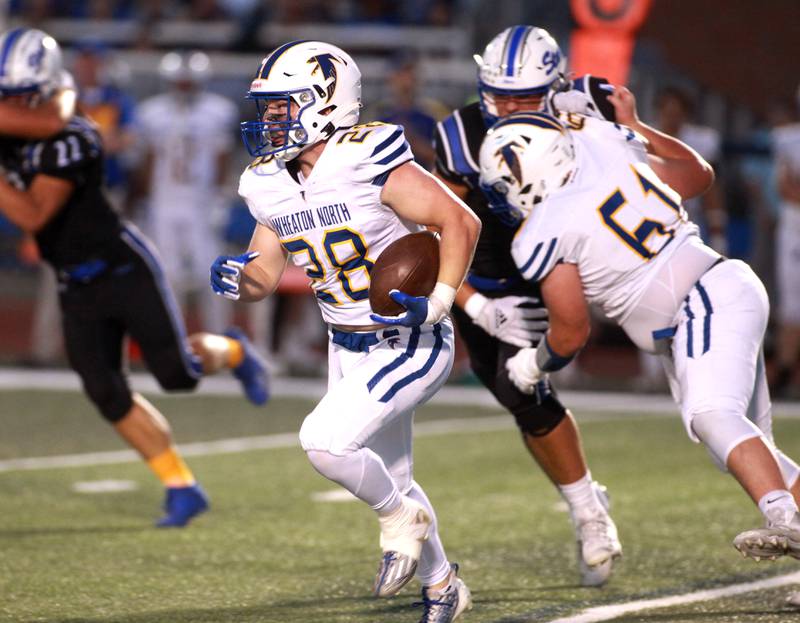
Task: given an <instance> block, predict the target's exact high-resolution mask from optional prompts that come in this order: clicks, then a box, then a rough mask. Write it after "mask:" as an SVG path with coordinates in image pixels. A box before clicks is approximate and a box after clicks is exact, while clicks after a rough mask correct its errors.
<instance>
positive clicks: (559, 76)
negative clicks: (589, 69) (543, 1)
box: [475, 25, 566, 125]
mask: <svg viewBox="0 0 800 623" xmlns="http://www.w3.org/2000/svg"><path fill="white" fill-rule="evenodd" d="M475 61H476V62H477V63H478V93H479V95H480V104H481V112H482V113H483V116H484V118H485V119H486V122H487V124H489V125H491V124H493V123H495V122H496V121H497V120H498V118H499V114H498V111H497V107H496V105H495V98H496V97H497V96H513V97H527V96H536V95H541V96H542V102H544V101H545V98H544V95H546V94H547V92H548V91H549V90H550V89H551V88H553V87H554V86H556V85H557V84H558V83H560V82H561V81H562V80H563V79H564V77H563V74H564V70H565V68H566V58H565V57H564V55H563V54H562V53H561V49H560V48H559V47H558V44H557V43H556V40H555V39H553V37H552V36H550V33H548V32H547V31H546V30H544V29H542V28H536V27H534V26H524V25H521V26H512V27H511V28H506V29H505V30H504V31H503V32H501V33H500V34H499V35H497V36H496V37H495V38H494V39H492V40H491V41H490V42H489V44H488V45H487V46H486V49H485V50H484V51H483V54H481V55H477V54H476V55H475Z"/></svg>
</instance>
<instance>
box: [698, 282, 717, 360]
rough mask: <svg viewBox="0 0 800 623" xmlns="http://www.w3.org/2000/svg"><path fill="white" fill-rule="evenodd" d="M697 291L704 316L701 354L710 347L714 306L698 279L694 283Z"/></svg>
mask: <svg viewBox="0 0 800 623" xmlns="http://www.w3.org/2000/svg"><path fill="white" fill-rule="evenodd" d="M695 287H696V288H697V291H698V292H699V293H700V299H701V300H702V301H703V307H705V311H706V316H705V318H703V354H705V353H707V352H708V349H709V348H711V314H713V313H714V308H713V307H712V306H711V299H710V298H709V297H708V292H706V289H705V288H704V287H703V286H702V285H701V283H700V282H699V281H698V282H697V284H696V285H695Z"/></svg>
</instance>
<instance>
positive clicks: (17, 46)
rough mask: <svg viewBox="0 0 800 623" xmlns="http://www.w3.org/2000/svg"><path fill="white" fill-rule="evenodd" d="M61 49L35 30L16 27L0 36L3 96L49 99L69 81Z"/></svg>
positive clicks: (1, 89) (0, 88)
mask: <svg viewBox="0 0 800 623" xmlns="http://www.w3.org/2000/svg"><path fill="white" fill-rule="evenodd" d="M65 74H66V72H65V71H64V70H63V69H62V60H61V48H60V47H59V46H58V43H56V40H55V39H53V37H51V36H50V35H48V34H47V33H45V32H42V31H41V30H36V29H34V28H14V29H12V30H9V31H6V32H4V33H3V34H2V35H0V97H10V96H12V95H35V96H39V97H40V98H42V99H48V98H50V97H51V96H52V95H53V94H54V93H55V91H56V90H58V89H59V88H60V87H62V86H63V85H64V84H65V83H66V82H67V77H66V76H65Z"/></svg>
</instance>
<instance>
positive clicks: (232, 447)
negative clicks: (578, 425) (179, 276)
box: [0, 415, 514, 473]
mask: <svg viewBox="0 0 800 623" xmlns="http://www.w3.org/2000/svg"><path fill="white" fill-rule="evenodd" d="M513 427H514V420H513V419H512V418H510V417H508V416H504V415H492V416H488V417H482V418H474V417H473V418H458V419H450V420H435V421H431V422H419V423H418V424H416V425H415V427H414V434H415V436H417V437H427V436H433V435H449V434H454V433H462V432H463V433H476V432H487V431H496V430H507V429H511V428H513ZM299 445H300V442H299V440H298V437H297V433H279V434H274V435H260V436H254V437H238V438H233V439H220V440H218V441H201V442H197V443H186V444H181V445H180V450H181V454H183V455H184V456H209V455H213V454H236V453H240V452H248V451H250V450H270V449H274V448H293V447H296V446H299ZM139 460H141V459H140V458H139V455H138V454H136V453H135V452H134V451H133V450H114V451H110V452H86V453H82V454H62V455H56V456H41V457H28V458H19V459H7V460H5V461H0V473H1V472H12V471H27V470H35V469H55V468H64V467H87V466H92V465H111V464H114V463H132V462H136V461H139Z"/></svg>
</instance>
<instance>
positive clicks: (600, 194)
mask: <svg viewBox="0 0 800 623" xmlns="http://www.w3.org/2000/svg"><path fill="white" fill-rule="evenodd" d="M571 133H572V136H573V138H574V140H575V149H576V157H577V169H576V174H575V178H574V179H573V180H572V181H571V182H570V183H569V184H567V185H566V186H564V187H562V188H561V189H558V190H556V191H554V192H553V193H552V194H550V195H549V196H548V197H547V198H546V199H545V200H544V201H543V202H542V203H540V204H537V205H536V206H534V208H533V211H532V212H531V215H530V216H529V217H528V219H527V220H526V221H525V222H524V223H523V224H522V225H521V226H520V229H519V231H518V232H517V234H516V236H515V238H514V242H513V246H512V255H513V257H514V261H515V262H516V264H517V266H518V267H519V270H520V272H521V273H522V276H523V277H524V278H525V279H527V280H529V281H533V282H537V281H541V280H542V279H544V278H545V277H546V276H547V275H548V274H549V273H550V271H551V270H552V269H553V268H554V267H555V266H556V265H557V264H559V263H562V262H565V263H569V264H575V265H577V267H578V270H579V272H580V275H581V279H582V281H583V288H584V293H585V295H586V298H587V300H588V301H589V302H590V303H593V304H596V305H598V306H599V307H600V308H601V309H602V310H603V312H604V313H605V314H606V315H607V316H608V317H609V318H611V319H613V320H616V321H618V322H619V323H620V324H623V323H624V321H625V319H626V318H627V316H628V315H629V314H630V313H631V312H632V311H633V310H634V308H635V307H636V305H637V303H638V302H639V300H640V299H641V297H642V295H643V294H644V292H645V290H646V289H647V287H648V285H649V284H650V282H651V281H652V280H653V279H654V278H655V277H656V275H657V274H658V271H659V270H660V268H661V266H663V265H664V264H665V263H666V262H668V261H669V258H670V256H671V255H672V254H673V253H674V252H675V250H676V249H678V248H679V247H680V246H681V245H683V244H684V243H685V242H686V241H687V240H689V239H691V238H696V237H697V227H696V226H695V225H694V224H692V223H691V222H690V221H688V219H687V217H686V213H685V212H684V210H683V208H682V207H681V198H680V196H679V195H678V194H677V193H676V192H675V191H674V190H673V189H672V188H670V187H669V186H667V185H666V184H664V183H663V182H662V181H661V180H660V179H659V178H658V177H657V176H656V174H655V173H654V171H653V170H652V169H651V168H650V166H649V165H648V163H647V157H646V151H645V148H644V145H643V143H642V142H641V140H640V138H639V137H638V135H637V134H635V133H634V132H633V131H632V130H630V129H628V128H626V127H623V126H618V125H616V124H613V123H610V122H607V121H602V120H600V119H593V118H577V119H575V121H574V123H572V125H571ZM684 294H685V292H684ZM675 311H677V301H676V302H675V305H674V307H673V309H672V313H674V312H675Z"/></svg>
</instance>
